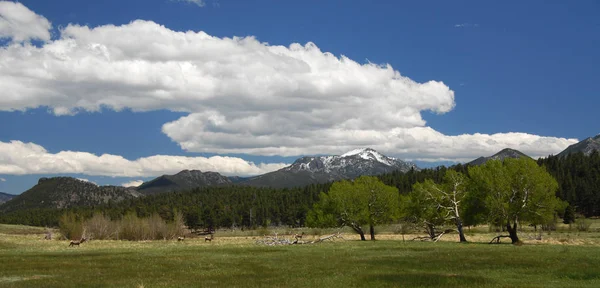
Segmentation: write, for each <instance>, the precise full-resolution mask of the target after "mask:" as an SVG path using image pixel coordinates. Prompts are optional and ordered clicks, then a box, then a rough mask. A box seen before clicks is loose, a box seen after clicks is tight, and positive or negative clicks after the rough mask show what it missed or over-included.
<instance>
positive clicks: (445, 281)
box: [364, 272, 490, 287]
mask: <svg viewBox="0 0 600 288" xmlns="http://www.w3.org/2000/svg"><path fill="white" fill-rule="evenodd" d="M364 280H365V281H366V282H365V283H371V282H379V283H382V284H391V283H394V284H396V285H399V286H400V287H415V286H418V287H420V286H431V287H464V286H469V287H477V286H483V285H487V284H490V281H489V280H488V279H486V278H484V277H480V276H465V275H458V274H434V273H418V272H415V273H410V272H409V273H398V274H375V275H369V276H366V277H364Z"/></svg>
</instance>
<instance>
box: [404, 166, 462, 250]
mask: <svg viewBox="0 0 600 288" xmlns="http://www.w3.org/2000/svg"><path fill="white" fill-rule="evenodd" d="M467 187H468V178H467V177H466V176H465V175H464V174H462V173H460V172H456V171H454V170H447V171H446V173H445V175H444V179H443V181H442V183H435V182H433V180H431V179H427V180H425V181H424V182H422V183H415V185H413V191H412V192H411V193H410V194H409V195H408V199H407V201H405V202H404V203H405V204H404V208H405V209H404V213H405V216H406V217H408V218H409V219H413V221H416V222H419V223H421V224H423V226H424V227H425V229H426V231H427V234H429V237H430V238H431V239H437V238H439V237H440V236H441V235H442V234H437V232H436V227H437V226H441V225H444V224H446V223H452V224H453V225H455V226H456V231H457V232H458V235H459V241H460V242H467V239H466V238H465V234H464V233H463V221H462V215H463V210H464V208H463V204H462V202H463V201H464V199H465V197H466V196H467V192H468V191H467Z"/></svg>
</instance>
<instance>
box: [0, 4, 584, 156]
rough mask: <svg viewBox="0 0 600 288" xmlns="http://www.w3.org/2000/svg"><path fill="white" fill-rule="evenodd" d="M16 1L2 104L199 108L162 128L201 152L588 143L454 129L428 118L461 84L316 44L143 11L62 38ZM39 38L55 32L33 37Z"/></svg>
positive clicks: (449, 151) (529, 149)
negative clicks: (167, 19)
mask: <svg viewBox="0 0 600 288" xmlns="http://www.w3.org/2000/svg"><path fill="white" fill-rule="evenodd" d="M8 3H12V2H8ZM5 5H17V6H18V5H21V4H15V3H12V4H5ZM21 6H22V5H21ZM23 7H24V6H23ZM24 8H25V9H27V8H26V7H24ZM6 11H8V10H6V9H0V15H1V16H2V17H6V18H11V17H12V18H19V19H20V17H22V18H27V19H34V20H26V19H24V20H18V21H17V20H14V21H13V22H11V23H18V25H17V26H18V27H15V26H14V25H13V26H9V28H6V27H5V26H0V27H2V28H0V29H1V30H0V31H2V32H1V33H2V34H0V35H2V36H4V37H10V38H11V40H12V41H11V42H10V44H9V45H6V46H4V47H0V91H2V92H0V93H2V97H0V110H8V111H11V110H26V109H29V108H34V107H40V106H47V107H50V108H51V110H52V112H53V113H55V114H56V115H71V114H76V113H77V112H78V111H81V110H86V111H99V110H100V109H102V108H108V109H114V110H120V109H124V108H131V109H132V110H134V111H148V110H156V109H168V110H171V111H180V112H187V113H189V114H188V115H187V116H184V117H182V118H180V119H178V120H176V121H173V122H170V123H165V124H164V125H163V127H162V131H163V132H164V134H165V135H167V136H168V137H170V138H171V139H172V140H173V141H175V142H177V143H178V144H179V145H180V146H181V147H182V148H183V149H184V150H187V151H191V152H214V153H246V154H254V155H282V156H296V155H305V154H340V153H343V152H345V151H347V150H350V149H353V148H360V147H366V146H369V147H372V148H375V149H378V150H380V151H381V152H383V153H386V154H389V155H392V156H398V157H402V158H408V159H419V160H425V161H437V160H452V161H465V160H470V159H473V158H476V157H479V156H482V155H491V154H493V153H495V152H497V151H499V150H501V149H503V148H506V147H510V148H514V149H518V150H521V151H522V152H524V153H528V154H529V155H532V156H545V155H548V154H552V153H558V152H560V151H561V150H562V149H564V148H566V147H567V146H568V145H570V144H573V143H575V142H576V141H577V140H576V139H565V138H555V137H543V136H537V135H531V134H526V133H498V134H492V135H487V134H473V135H458V136H448V135H444V134H442V133H439V132H438V131H435V130H434V129H432V128H430V127H427V126H426V123H425V121H424V120H423V118H422V117H421V112H423V111H427V110H429V111H433V112H435V113H439V114H443V113H446V112H449V111H451V110H452V109H453V107H454V106H455V100H454V92H453V91H452V90H451V89H450V88H449V87H448V86H446V85H445V84H444V83H442V82H439V81H429V82H425V83H417V82H415V81H413V80H411V79H409V78H407V77H405V76H402V75H401V74H400V72H398V71H397V70H394V68H393V67H392V66H391V65H378V64H373V63H358V62H356V61H354V60H352V59H349V58H347V57H344V56H339V57H338V56H335V55H333V54H331V53H329V52H323V51H321V50H320V49H319V48H318V47H317V46H316V45H315V44H313V43H307V44H305V45H301V44H297V43H293V44H290V45H289V46H275V45H269V44H268V43H262V42H260V41H258V40H257V39H256V38H254V37H241V38H240V37H233V38H218V37H214V36H211V35H208V34H206V33H204V32H202V31H200V32H194V31H187V32H180V31H173V30H170V29H168V28H166V27H164V26H161V25H159V24H157V23H154V22H151V21H142V20H136V21H133V22H131V23H129V24H126V25H121V26H114V25H103V26H98V27H87V26H81V25H75V24H70V25H68V26H66V27H65V28H63V29H61V30H60V31H59V35H58V37H57V38H56V39H52V40H51V39H50V38H49V35H50V33H49V30H46V31H45V32H47V34H44V33H40V32H39V31H38V30H39V29H40V28H39V27H46V28H47V29H50V27H51V25H50V23H49V22H48V21H47V20H46V19H45V18H44V17H42V16H40V15H37V14H35V13H34V12H31V11H29V10H28V9H27V11H29V12H31V13H20V14H14V15H13V14H12V12H10V11H9V12H8V13H9V14H11V15H10V16H7V15H8V14H6V13H7V12H6ZM30 14H33V15H34V16H35V17H32V16H31V15H30ZM19 15H23V16H19ZM12 18H11V19H12ZM11 21H12V20H11ZM23 31H25V32H23ZM34 37H35V38H39V39H42V40H44V41H45V42H44V43H43V45H38V46H34V45H30V44H29V43H28V42H27V41H25V40H27V39H29V38H34ZM61 153H62V152H61ZM59 154H60V153H59ZM156 157H161V156H156ZM111 159H112V158H111Z"/></svg>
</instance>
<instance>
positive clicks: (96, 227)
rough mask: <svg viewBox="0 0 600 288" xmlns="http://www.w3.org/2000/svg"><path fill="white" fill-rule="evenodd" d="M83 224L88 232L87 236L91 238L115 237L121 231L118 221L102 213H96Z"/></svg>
mask: <svg viewBox="0 0 600 288" xmlns="http://www.w3.org/2000/svg"><path fill="white" fill-rule="evenodd" d="M83 226H84V228H85V231H86V234H87V235H86V236H88V237H89V238H91V239H100V240H107V239H115V238H116V235H117V233H118V232H119V227H118V225H117V223H116V222H114V221H110V218H108V217H106V216H104V215H102V214H100V213H95V214H94V216H92V218H90V219H88V220H86V221H85V222H84V224H83Z"/></svg>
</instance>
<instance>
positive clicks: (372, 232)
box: [369, 225, 375, 240]
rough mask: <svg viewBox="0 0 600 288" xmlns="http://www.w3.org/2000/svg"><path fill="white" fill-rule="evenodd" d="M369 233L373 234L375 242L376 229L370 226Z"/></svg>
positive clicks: (372, 238)
mask: <svg viewBox="0 0 600 288" xmlns="http://www.w3.org/2000/svg"><path fill="white" fill-rule="evenodd" d="M369 232H370V233H371V240H375V227H373V225H369Z"/></svg>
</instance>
